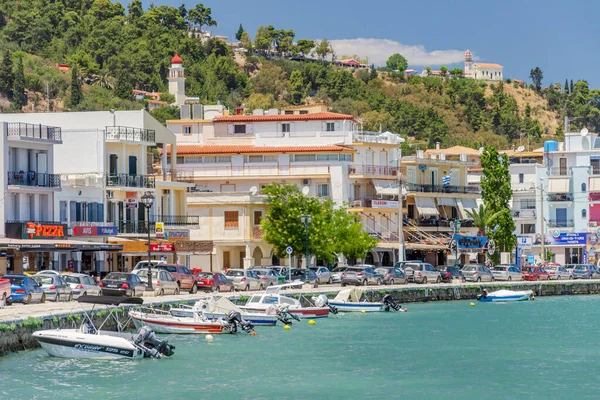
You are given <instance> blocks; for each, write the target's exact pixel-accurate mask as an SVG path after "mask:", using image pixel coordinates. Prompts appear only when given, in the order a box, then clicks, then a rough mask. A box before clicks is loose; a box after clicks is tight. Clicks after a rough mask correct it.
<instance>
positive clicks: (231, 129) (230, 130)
mask: <svg viewBox="0 0 600 400" xmlns="http://www.w3.org/2000/svg"><path fill="white" fill-rule="evenodd" d="M227 133H229V134H233V124H228V125H227Z"/></svg>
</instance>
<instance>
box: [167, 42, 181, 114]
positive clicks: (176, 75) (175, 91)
mask: <svg viewBox="0 0 600 400" xmlns="http://www.w3.org/2000/svg"><path fill="white" fill-rule="evenodd" d="M181 64H183V60H182V59H181V57H179V54H175V56H174V57H173V58H172V59H171V68H169V74H168V79H169V93H170V94H172V95H173V96H175V105H177V106H182V105H183V104H184V103H185V73H184V71H183V67H182V66H181Z"/></svg>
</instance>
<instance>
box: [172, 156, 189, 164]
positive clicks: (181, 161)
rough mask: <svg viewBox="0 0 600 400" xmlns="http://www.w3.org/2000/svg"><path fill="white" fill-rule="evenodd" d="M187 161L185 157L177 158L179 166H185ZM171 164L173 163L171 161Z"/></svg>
mask: <svg viewBox="0 0 600 400" xmlns="http://www.w3.org/2000/svg"><path fill="white" fill-rule="evenodd" d="M184 160H185V159H184V158H183V157H177V164H183V163H184V162H185V161H184ZM169 162H171V161H169Z"/></svg>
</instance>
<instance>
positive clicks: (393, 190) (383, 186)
mask: <svg viewBox="0 0 600 400" xmlns="http://www.w3.org/2000/svg"><path fill="white" fill-rule="evenodd" d="M373 186H375V191H376V192H377V194H379V195H388V196H398V192H399V191H398V181H397V180H392V179H390V180H383V179H373Z"/></svg>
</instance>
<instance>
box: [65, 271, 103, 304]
mask: <svg viewBox="0 0 600 400" xmlns="http://www.w3.org/2000/svg"><path fill="white" fill-rule="evenodd" d="M61 276H62V278H63V279H64V280H65V282H67V283H68V284H69V286H71V289H73V298H74V299H76V298H78V297H79V296H98V295H100V291H101V290H102V289H101V288H100V286H98V284H97V283H96V281H94V278H92V277H91V276H89V275H86V274H65V275H61Z"/></svg>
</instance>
